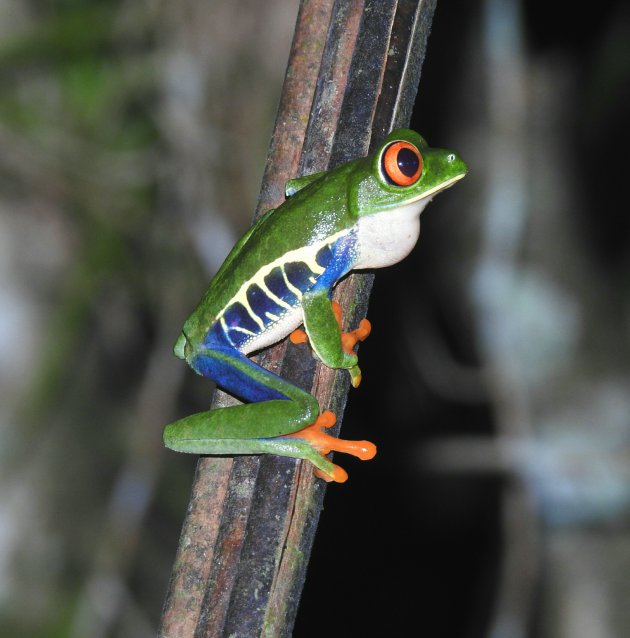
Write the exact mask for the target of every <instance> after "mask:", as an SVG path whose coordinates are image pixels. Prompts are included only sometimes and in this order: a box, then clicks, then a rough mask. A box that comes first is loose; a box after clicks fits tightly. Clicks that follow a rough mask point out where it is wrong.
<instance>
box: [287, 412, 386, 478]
mask: <svg viewBox="0 0 630 638" xmlns="http://www.w3.org/2000/svg"><path fill="white" fill-rule="evenodd" d="M336 422H337V417H336V416H335V415H334V414H333V413H332V412H330V411H329V410H326V411H325V412H322V413H321V414H320V415H319V416H318V417H317V419H316V420H315V421H314V422H313V423H311V424H310V425H307V426H306V427H305V428H302V429H301V430H298V431H297V432H293V433H292V434H286V435H285V436H284V437H282V438H294V439H299V440H301V441H305V442H307V443H308V444H309V445H310V447H311V448H313V449H314V450H316V452H318V453H319V454H321V457H322V459H323V460H324V462H323V463H317V464H316V466H315V468H314V472H315V476H317V477H319V478H321V479H324V480H325V481H336V482H337V483H345V482H346V481H347V480H348V473H347V472H346V471H345V470H344V469H343V468H341V467H339V466H338V465H335V464H334V463H331V462H330V461H329V460H328V459H326V458H325V455H326V454H328V453H329V452H333V451H334V452H343V453H345V454H352V456H356V457H357V458H359V459H361V460H362V461H368V460H369V459H372V458H374V456H375V454H376V446H375V445H374V443H370V441H348V440H347V439H338V438H337V437H335V436H331V435H330V434H327V433H326V432H324V431H323V429H324V428H330V427H332V426H333V425H335V423H336ZM310 460H311V461H313V459H310ZM313 462H314V461H313ZM324 468H326V469H324Z"/></svg>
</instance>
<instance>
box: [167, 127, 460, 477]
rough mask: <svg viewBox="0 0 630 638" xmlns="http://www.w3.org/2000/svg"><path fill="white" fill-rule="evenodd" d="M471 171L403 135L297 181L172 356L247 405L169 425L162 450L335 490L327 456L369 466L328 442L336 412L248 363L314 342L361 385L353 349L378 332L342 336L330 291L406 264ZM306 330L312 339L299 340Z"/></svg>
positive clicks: (234, 257) (359, 444) (336, 471)
mask: <svg viewBox="0 0 630 638" xmlns="http://www.w3.org/2000/svg"><path fill="white" fill-rule="evenodd" d="M466 171H467V167H466V165H465V164H464V162H463V161H462V160H461V159H460V158H459V156H458V155H457V154H456V153H454V152H453V151H447V150H441V149H434V148H429V146H428V145H427V143H426V141H425V140H424V139H423V138H422V137H421V136H420V135H418V134H417V133H415V132H414V131H411V130H408V129H399V130H397V131H394V132H393V133H391V134H390V135H389V136H388V137H387V139H386V140H385V141H384V142H383V144H382V145H381V146H380V147H379V148H378V150H377V151H376V152H375V153H373V154H372V155H370V156H368V157H364V158H360V159H355V160H353V161H350V162H348V163H346V164H343V165H341V166H338V167H337V168H334V169H332V170H330V171H324V172H321V173H315V174H313V175H307V176H305V177H298V178H296V179H292V180H289V181H288V182H287V184H286V195H287V198H286V200H285V201H284V202H283V203H282V204H281V205H280V206H279V207H278V208H276V209H272V210H270V211H268V212H267V213H266V214H265V215H263V216H262V217H261V218H259V219H258V221H257V222H256V223H255V224H254V225H253V226H252V227H251V228H250V229H249V230H248V231H247V233H246V234H245V235H244V236H243V237H242V238H241V239H240V240H239V241H238V243H237V244H236V245H235V246H234V248H233V249H232V251H231V252H230V254H229V255H228V257H227V258H226V260H225V262H224V263H223V265H222V266H221V268H220V269H219V271H218V272H217V274H216V275H215V277H214V278H213V279H212V281H211V282H210V286H209V287H208V290H207V291H206V293H205V295H204V296H203V298H202V299H201V301H200V303H199V305H198V306H197V308H196V309H195V310H194V311H193V313H192V314H191V315H190V317H189V318H188V319H187V321H186V322H185V323H184V327H183V329H182V332H181V334H180V336H179V338H178V340H177V342H176V344H175V354H176V355H177V356H178V357H180V358H181V359H185V360H186V361H187V362H188V363H189V364H190V366H191V367H192V368H193V369H194V370H195V371H196V372H197V373H198V374H201V375H204V376H206V377H210V378H211V379H214V380H215V381H216V382H217V384H218V385H219V386H220V387H222V388H224V389H225V390H227V391H228V392H230V393H232V394H234V395H236V396H237V397H239V398H241V399H243V400H244V401H246V402H247V403H244V404H242V405H235V406H230V407H225V408H218V409H214V410H209V411H207V412H201V413H199V414H193V415H191V416H188V417H185V418H183V419H180V420H179V421H176V422H175V423H171V424H170V425H168V426H167V427H166V429H165V431H164V443H165V445H166V446H167V447H169V448H171V449H173V450H177V451H179V452H190V453H194V454H228V455H233V454H263V453H269V454H279V455H283V456H289V457H295V458H301V459H307V460H309V461H310V462H311V463H312V464H313V465H314V467H315V473H316V475H317V476H319V477H321V478H323V479H325V480H328V481H338V482H343V481H345V480H346V479H347V474H346V472H345V471H344V470H343V469H342V468H340V467H339V466H337V465H335V464H334V463H332V462H331V461H330V460H329V459H328V458H326V456H325V454H327V453H328V452H330V451H331V450H335V451H339V452H346V453H349V454H353V455H355V456H357V457H359V458H362V459H369V458H372V457H373V456H374V454H375V453H376V448H375V446H374V445H373V444H372V443H370V442H368V441H345V440H342V439H338V438H336V437H333V436H330V435H329V434H326V433H325V432H324V431H323V430H322V428H326V427H329V426H330V425H332V424H333V423H334V422H335V415H334V414H332V413H331V412H327V411H326V412H323V413H321V414H320V407H319V405H318V402H317V400H316V399H315V398H314V397H313V396H311V395H310V394H309V393H307V392H305V391H303V390H302V389H300V388H298V387H296V386H294V385H293V384H291V383H289V382H288V381H286V380H285V379H282V378H281V377H279V376H278V375H276V374H273V373H272V372H270V371H268V370H265V369H264V368H262V367H261V366H259V365H257V364H256V363H254V362H253V361H252V360H250V359H249V358H248V357H247V355H248V354H249V353H251V352H254V351H257V350H260V349H261V348H264V347H266V346H269V345H271V344H273V343H275V342H277V341H279V340H281V339H283V338H284V337H286V336H287V335H289V334H291V333H293V334H292V340H294V341H300V340H303V337H304V336H306V338H307V339H308V341H309V342H310V345H311V348H312V349H313V351H314V353H315V355H316V356H317V357H318V358H319V359H320V360H321V361H322V363H324V364H325V365H326V366H328V367H330V368H344V369H346V370H348V371H349V372H350V376H351V381H352V383H353V385H354V386H357V385H358V383H359V381H360V378H361V377H360V371H359V368H358V366H357V355H356V354H355V353H354V345H355V344H356V342H357V340H362V339H364V338H365V337H366V336H367V333H369V323H368V322H367V320H363V322H361V325H360V326H359V328H358V329H357V330H355V331H353V332H352V333H348V334H345V335H344V334H342V333H341V331H340V319H339V313H338V310H337V309H336V308H335V307H334V305H333V303H332V302H331V300H330V298H331V294H332V290H333V287H334V286H335V284H336V283H337V282H338V281H339V280H340V279H341V278H342V277H343V276H344V275H346V274H347V273H348V272H350V271H351V270H355V269H365V268H380V267H383V266H389V265H391V264H394V263H396V262H398V261H400V260H401V259H403V258H404V257H406V256H407V254H408V253H409V252H410V251H411V249H412V248H413V247H414V245H415V243H416V241H417V239H418V235H419V232H420V213H421V212H422V210H423V209H424V207H425V206H426V205H427V204H428V202H429V201H430V200H431V198H432V197H433V196H434V195H435V194H436V193H438V192H440V191H442V190H444V189H445V188H448V187H449V186H451V185H452V184H454V183H455V182H456V181H458V180H459V179H461V178H462V177H464V175H465V174H466ZM300 324H303V325H304V331H296V328H298V326H299V325H300Z"/></svg>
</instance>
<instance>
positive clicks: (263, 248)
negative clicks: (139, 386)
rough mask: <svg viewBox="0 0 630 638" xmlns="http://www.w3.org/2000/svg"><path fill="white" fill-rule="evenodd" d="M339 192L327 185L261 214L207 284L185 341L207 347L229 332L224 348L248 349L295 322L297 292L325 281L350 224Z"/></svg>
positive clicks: (188, 323)
mask: <svg viewBox="0 0 630 638" xmlns="http://www.w3.org/2000/svg"><path fill="white" fill-rule="evenodd" d="M315 189H318V191H319V192H317V191H316V190H315ZM306 191H309V192H306ZM337 193H338V191H336V190H335V188H334V184H332V185H331V184H330V183H329V182H324V183H323V184H322V185H321V186H320V187H319V188H318V185H317V184H313V185H312V186H311V187H309V188H307V189H304V191H300V192H298V193H296V194H295V195H293V197H291V198H290V199H288V200H286V201H285V202H284V203H283V204H282V205H281V206H280V207H278V208H277V209H275V210H273V211H270V212H268V213H267V214H266V215H264V216H263V217H262V218H261V219H260V220H259V221H258V222H257V223H256V224H255V225H254V226H253V227H252V229H251V230H250V231H249V232H248V233H247V234H246V235H245V236H244V237H243V238H242V239H241V241H239V242H238V243H237V245H236V246H235V247H234V248H233V249H232V251H231V253H230V254H229V255H228V257H227V258H226V260H225V262H224V264H223V266H221V268H220V269H219V271H218V272H217V274H216V275H215V277H214V278H213V280H212V281H211V282H210V285H209V287H208V290H207V291H206V293H205V295H204V297H203V298H202V300H201V302H200V303H199V305H198V306H197V308H196V309H195V311H194V312H193V313H192V314H191V316H190V317H189V318H188V320H187V321H186V323H185V324H184V333H185V334H186V336H187V338H188V339H189V340H190V341H193V342H195V343H206V342H207V341H208V339H216V338H218V336H225V335H227V337H228V341H229V344H230V345H232V346H234V347H236V348H238V349H239V350H243V351H251V350H253V349H258V348H260V347H264V346H265V345H268V343H273V342H274V341H277V340H278V339H279V338H281V337H282V336H284V334H286V332H288V331H290V330H291V329H293V327H295V326H296V325H298V324H299V323H300V318H299V317H298V316H297V315H296V310H297V309H298V308H299V303H300V298H301V295H302V294H303V293H304V292H306V291H307V290H308V289H310V288H311V287H313V286H314V285H316V284H317V283H318V281H319V280H320V279H321V278H322V277H325V273H326V272H327V269H328V267H329V265H330V264H331V262H332V261H333V257H334V255H335V248H336V247H338V246H339V242H340V241H341V240H343V238H345V237H347V235H348V234H349V230H350V228H351V227H352V221H351V220H349V218H348V214H347V211H346V209H345V206H340V205H339V201H338V199H337V198H336V197H335V196H336V194H337ZM314 201H317V203H318V205H317V206H312V205H310V203H311V202H314ZM328 274H329V275H331V276H336V275H337V274H339V273H337V272H334V273H328ZM326 283H328V282H326ZM330 283H333V282H330Z"/></svg>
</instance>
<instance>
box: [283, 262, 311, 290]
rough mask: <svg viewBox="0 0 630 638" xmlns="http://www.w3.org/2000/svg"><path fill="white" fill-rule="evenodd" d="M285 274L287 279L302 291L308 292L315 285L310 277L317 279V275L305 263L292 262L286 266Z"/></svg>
mask: <svg viewBox="0 0 630 638" xmlns="http://www.w3.org/2000/svg"><path fill="white" fill-rule="evenodd" d="M284 272H285V274H286V276H287V279H288V280H289V281H290V282H291V283H292V284H293V285H294V286H295V287H296V288H297V289H298V290H299V291H300V292H303V293H304V292H306V291H307V290H309V289H311V288H312V287H313V286H314V285H315V284H314V283H313V282H312V281H311V280H310V279H309V277H315V278H316V277H317V275H315V273H314V272H313V271H312V270H311V269H310V268H309V267H308V266H307V265H306V264H305V263H304V262H303V261H292V262H290V263H288V264H285V265H284Z"/></svg>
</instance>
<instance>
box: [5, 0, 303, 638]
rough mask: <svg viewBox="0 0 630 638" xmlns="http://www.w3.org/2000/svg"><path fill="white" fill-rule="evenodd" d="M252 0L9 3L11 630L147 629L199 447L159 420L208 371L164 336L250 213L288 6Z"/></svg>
mask: <svg viewBox="0 0 630 638" xmlns="http://www.w3.org/2000/svg"><path fill="white" fill-rule="evenodd" d="M245 4H246V5H248V6H247V7H243V6H238V7H237V6H235V5H234V4H233V3H230V2H217V3H212V6H206V5H205V3H204V4H201V3H196V2H182V3H177V4H176V5H171V4H170V3H161V2H150V1H147V2H129V1H125V0H119V1H113V0H110V1H102V2H88V1H78V0H73V1H70V0H67V1H52V2H35V1H32V2H7V3H3V5H2V7H1V8H0V23H1V24H2V26H0V80H1V81H2V86H3V90H2V92H1V93H0V234H1V235H2V240H1V244H2V246H1V247H2V256H0V267H1V270H0V295H1V298H2V299H3V313H2V319H1V320H0V333H1V335H0V340H1V341H2V344H3V345H2V351H1V352H0V359H1V365H0V381H1V382H2V383H1V387H2V389H1V390H0V398H1V399H2V406H3V407H2V410H1V411H0V419H1V424H2V443H3V445H2V451H1V452H0V454H2V459H3V462H2V470H1V471H0V472H1V473H0V477H1V479H2V482H1V484H0V494H1V495H2V497H1V498H0V503H1V505H0V507H1V511H0V518H1V519H2V521H3V523H2V525H1V526H0V528H1V529H0V541H1V542H2V545H3V552H2V553H3V555H4V556H5V557H6V558H5V559H4V560H2V561H0V635H3V636H4V635H6V636H16V635H20V636H33V637H37V636H46V637H50V636H86V635H89V636H109V635H112V636H113V635H116V636H134V637H136V636H142V635H147V636H148V635H154V632H155V627H156V625H157V620H158V617H159V612H160V607H161V602H162V598H163V596H164V592H165V588H166V584H167V581H168V574H169V571H170V566H171V561H172V557H173V555H174V551H175V546H176V543H177V536H178V533H179V527H180V525H181V519H182V515H183V511H184V509H185V506H186V499H187V494H188V490H189V487H190V481H191V473H192V469H193V467H194V465H193V463H194V459H192V458H189V457H184V456H179V455H170V456H167V455H166V454H165V453H164V452H163V450H162V447H161V429H162V427H163V425H164V424H165V423H167V422H168V421H169V420H171V419H172V416H173V414H174V413H175V409H176V405H177V404H178V403H179V401H180V400H181V401H183V402H185V403H187V404H190V403H191V402H192V404H193V405H194V404H207V402H208V399H209V396H210V391H211V385H210V384H203V386H202V385H201V384H196V383H195V380H194V379H189V382H188V383H187V384H186V387H185V388H182V383H181V382H182V380H183V378H184V372H185V371H184V367H183V366H181V362H178V361H177V360H176V359H175V358H174V357H172V353H171V347H172V344H173V342H174V340H175V338H176V336H177V332H178V329H179V326H180V325H181V322H182V320H183V318H184V317H185V315H186V314H187V312H188V311H189V310H190V309H191V308H192V307H193V306H194V304H195V302H196V301H197V299H198V296H199V295H200V292H201V291H202V290H203V288H204V286H205V285H206V283H207V280H208V278H209V276H210V274H211V272H212V269H213V265H214V264H216V263H218V262H220V260H221V259H222V256H223V255H224V254H225V252H226V251H227V248H229V245H230V244H231V243H232V242H233V241H234V239H235V238H236V237H237V236H238V234H239V233H240V232H241V231H242V229H243V228H244V227H245V226H246V225H247V224H248V223H249V220H250V219H251V215H252V212H253V210H254V206H255V197H256V193H257V189H258V187H259V180H260V176H261V175H262V170H263V166H264V157H265V153H266V147H267V144H268V137H269V131H270V130H271V125H272V123H273V117H274V113H275V108H276V104H277V100H278V95H279V90H280V83H281V81H282V76H283V73H284V67H285V62H286V57H287V54H288V47H289V43H290V38H291V35H292V27H293V22H294V20H295V14H296V9H297V5H296V3H295V2H294V1H292V0H291V1H289V0H275V1H274V2H270V3H267V4H266V6H264V7H261V6H256V3H253V2H250V3H245ZM266 20H269V21H271V22H270V27H269V28H268V29H266V30H263V31H260V32H259V30H258V25H259V24H261V23H263V22H265V21H266ZM226 24H229V25H230V28H229V29H227V30H226V29H225V25H226ZM221 33H223V34H224V35H223V36H222V37H218V34H221ZM244 44H246V45H247V49H244V47H243V45H244ZM263 51H264V56H263V53H262V52H263ZM263 57H264V59H265V61H266V62H265V64H256V66H255V67H253V66H252V63H253V61H254V60H260V59H262V58H263ZM187 61H190V64H188V62H187ZM240 111H242V112H246V113H247V118H246V119H245V118H241V117H239V112H240ZM234 148H235V149H236V151H235V152H234V151H233V150H232V149H234ZM204 156H205V159H204ZM191 158H192V159H191ZM193 164H194V165H195V166H196V165H197V164H200V165H201V168H200V169H199V168H194V167H191V166H192V165H193ZM213 217H214V218H220V219H221V220H224V221H219V222H216V224H212V223H211V219H212V218H213ZM217 226H219V227H220V232H217ZM5 302H6V303H5ZM4 308H6V311H5V310H4ZM187 374H189V373H187ZM186 409H188V410H190V408H186ZM165 463H166V465H167V467H166V468H165V467H164V464H165Z"/></svg>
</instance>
